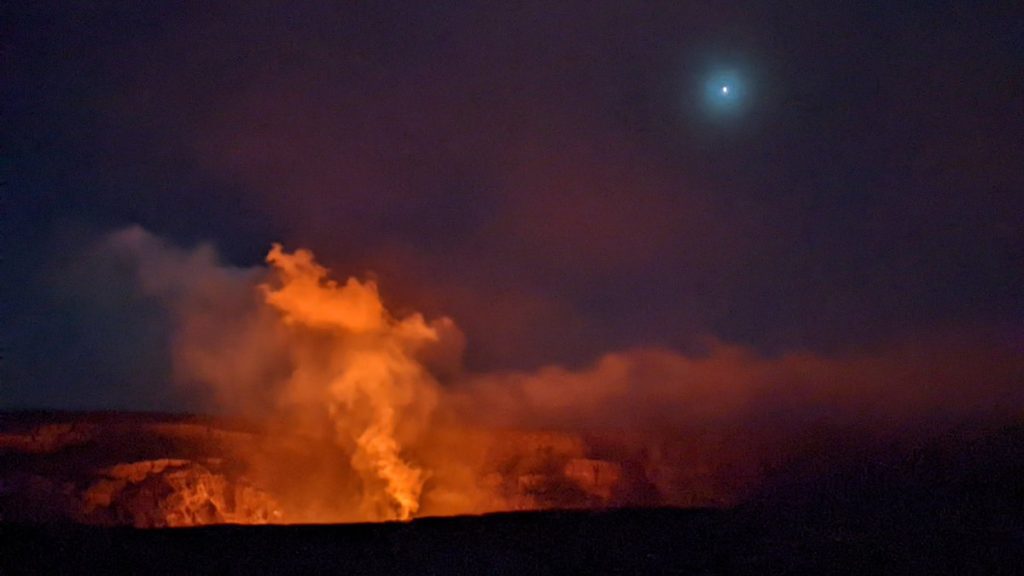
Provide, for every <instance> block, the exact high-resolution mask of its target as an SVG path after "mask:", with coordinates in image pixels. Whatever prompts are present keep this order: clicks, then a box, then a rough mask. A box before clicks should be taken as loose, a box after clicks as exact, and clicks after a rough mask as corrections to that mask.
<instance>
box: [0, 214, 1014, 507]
mask: <svg viewBox="0 0 1024 576" xmlns="http://www.w3.org/2000/svg"><path fill="white" fill-rule="evenodd" d="M110 246H112V247H113V248H115V249H117V250H120V251H122V252H125V251H128V252H130V253H132V254H134V255H135V257H136V258H137V259H138V261H139V274H140V276H141V278H140V285H141V286H142V287H143V289H144V290H146V291H148V292H149V293H150V294H152V295H154V296H156V297H158V298H161V299H163V300H164V301H165V302H166V303H167V304H168V308H169V310H171V312H172V315H173V317H174V321H175V333H174V335H173V346H174V349H173V359H174V369H175V373H176V376H177V377H178V378H179V379H180V380H181V381H182V382H183V383H185V384H187V385H189V386H191V388H189V389H191V390H195V391H202V392H203V396H205V397H207V398H209V399H210V400H211V401H212V402H213V403H214V405H213V406H211V407H212V408H214V409H215V411H218V412H222V413H228V414H232V415H237V416H241V417H242V418H243V419H244V420H246V421H248V422H252V423H255V424H256V426H257V428H258V429H259V430H260V432H259V433H256V434H254V435H252V436H250V437H247V438H246V439H245V440H244V441H230V442H228V441H223V442H221V444H222V448H218V450H221V451H222V452H224V455H225V458H226V460H228V461H230V462H234V463H236V464H237V467H238V469H239V470H240V474H242V477H243V478H244V481H245V482H246V484H245V486H246V488H245V490H246V491H247V492H246V494H249V495H250V496H251V497H250V498H249V500H248V501H251V502H266V503H273V505H272V506H271V505H270V504H267V506H266V509H265V510H264V509H262V508H260V509H259V510H256V511H254V512H252V513H248V515H244V514H235V515H231V516H224V517H230V518H232V521H239V522H242V521H245V520H244V518H246V517H250V518H253V519H254V520H253V521H267V520H268V519H270V520H271V521H275V522H357V521H383V520H408V519H410V518H414V517H418V516H430V515H452V514H473V513H482V512H490V511H500V510H523V509H537V508H552V507H603V506H617V505H679V506H722V505H731V504H735V503H737V502H740V501H742V500H743V499H745V498H747V497H749V496H750V495H751V494H754V493H755V492H756V491H757V489H758V487H759V486H760V485H762V484H763V482H764V480H765V479H766V478H767V477H768V476H770V475H771V474H773V473H774V472H775V471H777V470H780V469H783V468H785V467H786V466H789V465H791V464H792V463H794V462H798V461H799V460H800V459H801V458H804V457H805V456H806V455H807V454H812V453H815V451H821V449H822V445H823V443H827V442H831V441H832V439H831V438H833V436H829V434H835V433H838V432H835V431H842V432H841V434H847V435H854V436H856V437H857V439H858V440H857V441H858V442H860V443H862V444H870V443H871V442H875V441H879V440H883V439H884V438H885V437H886V436H890V437H891V436H894V435H903V436H904V437H905V436H906V431H907V430H925V429H927V428H928V427H929V426H931V425H932V423H934V422H939V423H941V422H963V421H972V420H973V421H980V422H997V421H1013V420H1014V419H1016V418H1019V416H1020V414H1021V412H1020V410H1019V407H1020V406H1021V405H1024V402H1022V401H1021V398H1020V397H1019V396H1020V394H1019V391H1018V387H1017V377H1016V375H1017V374H1019V357H1018V356H1017V355H1015V354H1016V353H1015V352H1014V351H1013V350H1002V349H1000V348H998V346H997V347H992V346H988V345H968V344H966V343H964V342H961V341H958V340H956V339H949V340H942V339H933V340H930V341H924V340H916V341H910V342H909V343H908V342H903V343H899V342H897V343H894V344H892V345H890V346H887V347H884V348H881V349H879V350H875V351H865V352H861V353H858V354H848V355H845V356H836V357H826V356H819V355H814V354H809V353H791V354H786V355H782V356H778V357H774V358H772V357H765V356H763V355H760V354H758V353H756V352H754V351H753V350H750V349H747V348H743V347H740V346H733V345H728V344H724V343H721V342H718V341H716V340H713V339H709V340H708V341H707V342H706V350H705V352H704V353H703V354H700V355H683V354H680V353H677V352H674V351H670V350H664V349H651V348H640V349H633V350H624V351H618V352H613V353H609V354H606V355H604V356H603V357H601V358H598V359H596V360H595V361H594V362H593V363H592V364H591V365H590V366H587V367H583V368H580V369H568V368H565V367H561V366H548V367H542V368H540V369H537V370H535V371H524V372H501V373H479V374H473V373H467V372H466V371H465V370H464V368H463V367H462V365H461V355H462V350H463V347H464V345H465V339H464V337H463V335H462V333H461V332H460V330H459V329H458V327H457V326H456V325H455V323H454V322H453V321H452V320H451V319H449V318H445V317H441V318H436V319H427V318H424V317H423V316H422V315H421V314H418V313H408V314H404V315H397V314H394V313H393V312H391V311H390V310H389V309H388V307H387V306H385V303H384V301H383V299H382V297H381V294H380V292H379V290H378V287H377V285H376V283H375V282H373V281H370V280H359V279H356V278H348V279H347V280H346V281H345V282H339V281H335V280H333V279H331V277H330V274H329V271H328V270H327V269H326V268H324V267H323V266H321V265H320V264H318V263H317V262H316V260H315V258H314V256H313V254H312V253H311V252H310V251H308V250H302V249H300V250H296V251H295V252H287V251H285V250H284V249H283V248H282V247H281V246H280V245H274V246H273V247H272V249H271V250H270V252H269V254H268V255H267V263H268V264H269V267H268V268H266V269H262V268H257V269H250V270H241V271H240V270H237V269H231V268H227V267H224V266H222V265H220V264H218V263H217V262H216V258H215V256H214V254H213V253H212V251H211V250H210V249H208V248H200V249H199V250H196V251H195V252H192V253H189V252H185V251H179V250H176V249H174V248H171V247H168V246H166V245H163V244H162V243H159V242H158V241H157V240H155V239H154V238H153V237H152V236H149V235H148V234H147V233H146V232H144V231H142V230H141V229H137V228H136V229H130V230H128V231H125V232H122V233H120V234H118V235H115V237H113V238H112V241H111V244H110ZM494 330H501V326H495V327H494ZM951 357H956V358H957V360H958V361H957V362H956V363H955V364H953V363H950V362H948V361H944V359H948V358H951ZM967 381H971V382H974V385H973V386H971V387H967V386H964V385H963V383H964V382H967ZM442 382H443V383H442ZM996 399H999V401H996ZM829 430H831V431H832V432H829ZM0 440H2V438H0ZM219 442H220V441H219ZM182 469H184V468H182ZM188 470H190V472H189V474H192V475H193V476H195V477H197V478H207V477H210V478H220V477H221V476H224V474H227V475H228V476H230V474H228V472H231V473H234V472H232V471H231V470H229V471H227V472H224V473H223V474H221V473H220V472H216V471H215V470H214V471H210V473H209V474H207V472H205V471H204V469H201V468H189V469H188ZM218 474H220V475H221V476H218ZM190 477H191V476H190ZM224 477H227V476H224ZM112 481H116V482H119V481H120V479H119V478H115V479H114V480H112ZM219 482H220V480H216V482H214V481H213V480H210V485H211V486H214V485H215V486H220V484H219ZM171 484H172V485H173V483H171ZM204 485H205V484H204ZM118 486H120V484H118ZM108 488H109V486H107V485H103V486H99V487H97V488H96V489H95V490H94V491H93V492H94V494H93V496H94V499H97V501H100V502H105V500H103V498H105V497H106V496H105V495H106V494H107V493H108V492H109V490H107V489H108ZM217 490H221V488H217ZM223 490H226V491H228V492H230V490H229V488H227V487H226V488H224V489H223ZM218 493H219V492H218ZM225 493H227V492H225ZM186 496H187V497H185V496H183V497H182V500H183V501H191V500H194V499H195V497H194V495H186ZM190 499H191V500H190ZM227 501H228V499H227V498H226V497H225V502H227ZM179 516H180V515H179ZM179 516H176V518H177V519H176V520H175V521H176V522H181V520H180V518H179Z"/></svg>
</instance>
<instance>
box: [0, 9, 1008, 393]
mask: <svg viewBox="0 0 1024 576" xmlns="http://www.w3.org/2000/svg"><path fill="white" fill-rule="evenodd" d="M61 4H63V5H61ZM86 4H87V5H79V4H68V3H49V2H32V3H24V4H23V5H22V6H14V7H11V6H8V7H6V8H5V13H6V14H5V17H4V18H3V21H4V24H3V26H4V33H3V38H4V41H3V44H4V55H3V81H2V82H0V85H2V86H0V91H2V92H0V93H2V97H3V111H4V124H5V128H4V136H5V138H4V140H5V142H6V145H5V146H4V156H5V157H4V163H5V171H6V173H7V175H6V178H5V180H6V186H5V193H4V196H5V199H4V207H3V228H4V230H5V234H4V236H5V238H4V245H5V250H4V261H3V267H4V278H5V280H4V286H3V289H4V297H3V301H4V305H5V307H6V310H5V314H4V316H5V320H4V329H3V338H4V348H5V350H4V361H3V371H4V384H3V385H4V387H5V390H3V393H2V396H0V404H3V405H11V406H24V405H32V406H40V405H42V406H92V407H95V406H102V405H112V406H113V405H117V406H123V405H138V406H140V407H150V408H152V407H159V406H161V405H163V404H161V403H162V402H165V400H166V399H165V398H164V397H163V396H160V395H154V394H152V393H150V392H147V391H146V390H148V389H146V390H141V391H140V390H139V389H138V381H139V380H143V379H144V380H152V379H159V378H161V377H163V375H165V374H166V373H167V360H166V358H165V357H164V356H163V355H162V353H161V350H162V345H163V344H165V340H166V338H167V335H166V330H165V328H166V326H165V322H164V320H165V319H164V318H163V317H162V316H161V312H160V310H159V309H157V308H156V307H154V306H152V305H151V304H152V303H149V302H147V301H145V299H143V298H142V297H141V296H139V295H137V294H135V293H134V292H133V291H132V287H131V286H129V285H127V284H126V282H127V281H126V280H125V281H122V280H121V279H118V277H117V274H105V273H104V274H102V275H101V276H103V281H102V282H100V281H99V280H97V278H96V276H97V274H95V273H89V272H88V271H85V272H83V271H82V270H80V269H77V268H75V266H74V265H73V264H74V263H75V261H76V260H78V259H79V257H80V255H81V254H82V251H83V250H84V249H85V247H86V246H88V245H90V244H91V243H93V242H95V241H97V240H98V238H100V237H101V236H103V235H104V234H107V233H108V232H110V231H112V230H116V229H120V228H123V227H125V226H129V225H134V224H138V225H141V226H143V227H144V228H145V229H147V230H149V231H150V232H152V233H154V234H156V235H158V236H160V237H162V238H164V239H166V240H167V241H168V242H170V243H172V244H177V245H181V246H186V247H189V246H194V245H195V244H196V243H198V242H201V241H208V242H212V243H213V244H214V245H216V246H217V247H218V248H219V249H220V250H221V252H222V254H223V256H224V260H226V261H227V262H228V263H231V264H234V265H238V266H251V265H253V264H256V263H257V262H259V261H260V260H261V259H262V256H263V255H264V254H265V252H266V250H267V249H268V247H269V246H270V244H271V242H282V243H284V244H285V245H286V246H289V247H299V246H302V247H307V248H310V249H312V250H314V251H315V252H316V254H317V257H318V258H319V259H320V260H321V261H322V262H324V263H325V264H326V265H328V266H329V267H331V268H332V269H333V270H335V271H336V272H337V274H338V275H339V276H344V275H346V274H350V273H351V274H364V273H365V272H367V271H372V272H374V273H375V274H376V275H377V276H378V277H379V279H380V285H381V289H382V291H383V293H384V296H385V299H386V300H387V301H388V302H389V304H390V305H392V306H393V307H395V308H398V309H415V310H422V311H424V312H426V313H427V314H428V315H429V316H436V315H438V314H447V315H450V316H452V317H453V318H454V319H455V320H456V321H457V322H458V323H459V325H460V326H461V327H462V329H463V330H464V331H465V332H466V336H467V341H468V347H467V362H468V365H469V366H470V367H471V368H472V369H473V370H477V371H489V370H494V369H505V368H513V369H524V370H528V369H532V368H535V367H536V366H538V365H541V364H546V363H561V364H567V365H570V366H578V365H582V364H587V363H590V362H592V361H593V360H594V359H596V358H598V357H599V356H600V355H601V354H603V353H606V352H609V351H615V350H622V349H627V348H632V347H638V346H661V347H666V348H670V349H675V350H680V351H684V352H685V351H688V350H691V349H693V348H694V347H698V348H699V343H700V342H702V341H703V339H704V338H705V337H706V336H708V335H712V336H714V337H717V338H719V339H722V340H724V341H726V342H730V343H736V344H738V345H743V346H748V347H751V348H753V349H755V350H760V351H761V352H764V353H766V354H775V353H782V352H788V351H795V350H811V351H814V352H817V353H823V354H829V353H843V352H844V351H849V350H853V349H862V348H870V347H872V346H877V345H878V344H879V343H881V342H888V341H893V340H900V339H907V338H914V337H915V336H914V335H917V334H931V333H941V334H943V335H948V334H950V333H953V334H957V333H962V334H964V335H965V338H966V337H967V335H971V337H972V338H973V337H974V336H975V335H977V334H979V333H985V334H986V336H985V337H986V338H988V337H993V336H992V334H995V336H994V338H996V339H998V340H1000V341H1002V342H1004V343H1005V342H1006V341H1007V340H1009V341H1010V342H1011V343H1015V344H1014V345H1017V344H1019V343H1020V341H1021V328H1020V327H1021V322H1022V321H1024V298H1022V296H1021V295H1022V294H1024V232H1022V230H1024V80H1022V79H1024V73H1022V72H1024V70H1022V64H1021V63H1022V62H1024V48H1022V45H1024V44H1022V42H1021V38H1022V37H1024V21H1022V18H1021V15H1020V10H1019V7H1018V6H1016V5H1015V3H1013V2H1005V3H998V2H993V3H985V5H984V6H980V5H979V6H975V5H970V6H968V5H966V4H963V3H949V4H948V5H947V4H946V3H927V6H923V5H922V6H920V7H918V8H909V7H894V6H893V5H892V3H889V2H883V3H866V2H856V3H848V4H846V5H844V6H836V5H835V3H821V2H808V3H805V5H802V6H796V5H786V6H785V7H782V6H781V5H780V6H778V7H768V8H766V7H764V6H763V4H764V3H751V4H750V5H746V6H742V5H740V4H738V3H729V5H728V6H725V5H721V6H719V5H708V4H707V3H697V2H694V3H685V2H676V1H673V2H648V3H637V2H621V3H613V2H604V1H598V2H594V1H588V2H562V3H554V5H553V3H550V2H527V3H514V4H513V3H501V4H500V5H498V6H494V5H491V4H487V3H476V4H469V3H443V6H440V7H438V6H435V7H426V6H425V3H422V2H372V3H338V2H323V3H318V2H313V3H303V5H302V6H301V7H300V6H293V5H291V4H290V3H269V2H266V3H265V2H257V1H246V2H228V3H218V4H217V7H214V6H212V5H210V3H192V4H187V5H182V4H180V3H157V2H137V3H129V4H124V3H118V2H95V3H86ZM723 68H728V69H730V70H734V71H736V74H738V75H739V76H740V77H741V78H742V79H743V82H744V84H745V88H746V91H745V93H744V97H745V98H747V101H746V106H745V107H744V108H743V109H742V110H737V111H736V112H735V113H732V114H718V113H716V112H715V111H714V110H712V109H709V108H708V107H707V106H706V103H705V102H704V100H703V98H704V92H703V90H704V83H705V81H706V80H707V78H709V77H711V76H712V75H714V74H716V73H717V71H718V70H721V69H723ZM944 337H945V336H944ZM1017 349H1018V350H1019V349H1020V348H1019V347H1018V348H1017ZM97 383H98V384H97Z"/></svg>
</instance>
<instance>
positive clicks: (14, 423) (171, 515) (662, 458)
mask: <svg viewBox="0 0 1024 576" xmlns="http://www.w3.org/2000/svg"><path fill="white" fill-rule="evenodd" d="M485 437H486V438H487V442H486V446H487V448H486V450H485V456H484V457H483V460H482V461H480V462H477V463H476V464H475V467H474V468H473V469H472V470H471V472H470V473H471V474H473V475H475V480H472V481H470V482H468V483H462V484H461V485H465V486H467V487H468V486H474V490H478V491H482V492H483V493H484V494H485V497H484V498H483V499H478V500H477V503H476V504H475V505H474V506H469V507H463V508H459V507H454V508H445V507H435V508H434V509H430V508H429V507H428V508H427V509H425V513H426V514H450V513H473V512H487V511H498V510H535V509H544V508H602V507H609V506H622V505H627V506H632V505H687V506H709V505H710V506H715V505H728V504H731V503H734V502H735V501H736V499H737V497H738V495H741V494H742V493H743V492H744V490H747V489H748V488H749V486H751V485H752V484H753V483H754V480H755V478H753V477H752V476H750V474H749V469H746V470H733V469H730V468H728V467H723V466H721V465H720V460H721V451H716V450H706V451H704V452H698V451H694V450H688V449H681V448H679V447H676V448H671V449H670V447H667V446H664V445H655V444H651V443H650V442H648V440H649V439H645V438H625V437H623V436H622V435H621V434H619V435H611V436H609V437H606V438H601V437H596V436H587V437H584V436H582V435H578V434H572V433H565V432H540V431H503V432H497V431H490V432H487V433H486V434H485ZM268 438H271V436H270V435H269V433H267V432H264V431H262V430H260V429H258V428H255V427H251V426H249V427H247V426H246V425H241V424H237V423H231V422H226V421H219V420H214V419H208V418H200V417H193V416H166V415H165V416H159V415H149V414H124V413H110V414H65V413H56V414H43V413H37V414H0V520H5V521H28V522H40V521H43V522H52V521H70V522H80V523H87V524H98V525H132V526H137V527H163V526H194V525H204V524H221V523H239V524H257V523H274V522H310V521H316V522H321V521H331V522H334V521H346V520H348V521H355V520H358V519H359V516H358V515H357V514H356V513H355V512H352V511H351V510H349V509H348V508H346V506H354V504H345V502H346V501H345V500H344V499H343V498H340V499H339V496H341V497H343V496H344V493H345V490H359V487H358V486H353V485H352V484H351V482H352V479H351V478H346V476H345V474H344V472H343V471H341V470H340V468H343V467H344V465H345V462H346V456H345V454H343V453H339V454H332V455H330V457H327V456H325V455H324V454H321V453H318V452H316V451H315V450H312V445H310V444H304V442H308V441H309V439H306V438H301V437H295V438H292V437H290V436H288V437H285V438H280V437H278V436H276V435H275V436H273V438H274V440H275V441H276V442H278V443H279V444H281V443H283V444H284V445H287V446H288V447H289V448H288V449H287V450H279V451H278V452H272V453H271V454H272V456H271V457H270V458H268V457H267V450H264V449H263V448H254V447H260V446H265V445H266V444H267V443H266V440H267V439H268ZM704 443H705V444H707V442H706V441H705V442H704ZM456 446H457V445H456ZM306 452H308V454H306ZM253 454H261V455H262V456H261V457H262V460H258V459H255V458H254V457H253ZM289 459H291V460H289ZM716 459H717V460H716ZM734 460H735V459H734ZM268 461H269V462H271V463H273V473H271V474H268V473H267V470H265V469H264V470H261V465H266V464H267V462H268ZM311 462H312V463H313V465H311ZM346 483H347V484H346ZM723 487H725V488H726V489H723ZM463 496H464V495H460V494H457V493H452V494H451V496H450V497H452V498H460V497H463ZM328 501H330V502H328ZM324 502H328V503H327V504H324ZM316 506H327V508H322V509H321V512H323V511H324V510H329V512H327V513H322V514H316V513H311V512H316V511H317V509H316Z"/></svg>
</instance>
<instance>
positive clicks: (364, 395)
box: [261, 244, 438, 520]
mask: <svg viewBox="0 0 1024 576" xmlns="http://www.w3.org/2000/svg"><path fill="white" fill-rule="evenodd" d="M267 262H268V263H269V264H270V265H271V266H273V268H274V271H275V272H276V279H277V283H276V285H273V286H272V285H270V284H264V285H262V286H261V288H262V291H263V294H264V297H265V299H266V302H267V304H269V305H270V306H272V307H273V308H275V309H276V310H277V311H278V312H280V314H281V316H282V319H283V321H284V323H285V326H286V327H287V328H288V329H290V330H296V331H305V332H310V333H312V335H313V336H315V337H318V338H322V339H324V340H325V341H326V342H327V343H328V345H327V346H326V347H323V346H314V347H296V348H295V349H293V355H294V356H296V357H295V358H294V361H295V367H296V369H295V370H294V372H293V373H292V374H291V376H290V380H289V382H288V383H287V385H286V387H285V388H286V390H288V393H289V394H291V395H293V396H294V397H295V398H298V399H301V400H304V401H306V402H309V401H312V402H323V403H324V405H326V408H327V411H328V413H329V415H330V418H331V420H332V423H333V427H334V433H335V441H336V442H337V443H338V444H339V445H341V446H343V447H346V448H348V449H350V450H351V454H352V456H351V465H352V467H353V469H354V470H356V472H357V473H358V474H359V475H360V477H361V478H362V480H363V484H364V506H366V507H367V508H368V510H367V512H368V513H371V514H374V515H378V514H380V511H381V510H383V511H384V512H383V514H382V515H383V516H385V517H392V518H397V519H401V520H406V519H409V518H411V517H412V516H413V515H414V514H415V513H416V512H417V510H418V509H419V505H420V494H421V492H422V490H423V483H424V481H425V480H426V477H427V474H426V472H425V471H424V470H423V469H422V468H420V467H419V466H417V465H415V464H413V463H412V462H410V461H408V460H407V459H405V458H404V457H403V444H402V441H401V439H400V437H399V436H400V434H399V423H400V422H401V423H402V424H403V425H405V424H406V422H407V421H409V420H413V421H416V420H423V415H424V414H428V413H429V412H430V410H432V409H433V406H434V405H435V404H436V401H437V393H438V391H437V383H436V381H434V379H433V378H432V377H431V376H430V374H429V373H428V372H427V371H426V370H425V369H424V368H423V367H422V365H421V364H420V363H419V362H418V360H417V359H416V353H417V351H418V350H419V349H420V348H421V347H422V346H423V345H425V344H428V343H430V342H435V341H437V340H438V332H437V329H436V327H435V326H433V325H428V324H427V323H426V322H425V321H424V319H423V316H421V315H420V314H412V315H409V316H407V317H405V318H402V319H397V318H394V317H393V316H391V315H390V314H389V313H388V312H387V310H386V309H385V308H384V306H383V304H382V303H381V299H380V295H379V293H378V291H377V285H376V284H375V283H374V282H372V281H366V282H360V281H358V280H356V279H355V278H349V279H348V281H347V282H346V283H345V284H344V285H339V284H338V283H337V282H336V281H334V280H330V279H328V278H327V270H326V269H325V268H323V267H322V266H320V265H319V264H317V263H316V262H315V261H314V259H313V254H312V253H311V252H309V251H307V250H301V249H300V250H297V251H295V252H294V253H291V254H289V253H287V252H284V251H283V250H282V248H281V246H280V245H278V244H275V245H274V246H273V248H272V249H271V251H270V253H269V254H268V255H267Z"/></svg>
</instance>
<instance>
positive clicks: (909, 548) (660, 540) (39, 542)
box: [0, 509, 1024, 574]
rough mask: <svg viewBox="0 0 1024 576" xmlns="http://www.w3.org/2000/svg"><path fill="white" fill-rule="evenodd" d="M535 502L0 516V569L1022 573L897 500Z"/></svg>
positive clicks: (1000, 538)
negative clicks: (156, 517) (201, 518)
mask: <svg viewBox="0 0 1024 576" xmlns="http://www.w3.org/2000/svg"><path fill="white" fill-rule="evenodd" d="M893 512H894V514H895V515H894V516H893V517H892V518H890V521H889V522H886V523H881V524H876V525H872V526H867V525H865V524H864V523H863V520H864V518H850V517H845V518H843V517H831V518H830V517H828V514H817V515H815V514H810V515H803V514H798V515H793V514H789V513H787V512H785V511H779V510H774V511H768V510H764V509H761V510H754V509H743V510H732V511H713V510H672V509H648V510H615V511H605V512H595V511H589V512H588V511H573V512H530V513H511V514H495V515H488V516H482V517H458V518H436V519H435V518H428V519H422V520H417V521H414V522H410V523H389V524H359V525H321V526H211V527H202V528H183V529H150V530H140V529H135V528H127V527H119V528H101V527H86V526H81V525H71V524H67V525H53V524H51V525H35V526H32V525H11V524H8V525H0V542H2V543H3V546H2V552H0V554H2V556H0V572H2V573H4V574H71V573H75V574H78V573H118V574H261V573H266V574H317V573H336V574H794V573H799V574H876V573H886V574H1021V573H1024V532H1022V531H1021V529H1020V528H1021V527H1020V526H1019V525H1016V526H1014V525H998V524H992V523H985V524H978V523H975V522H973V521H972V520H971V519H969V518H940V517H938V516H932V515H929V514H925V515H924V516H918V515H916V514H915V513H913V512H910V511H898V510H894V511H893Z"/></svg>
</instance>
